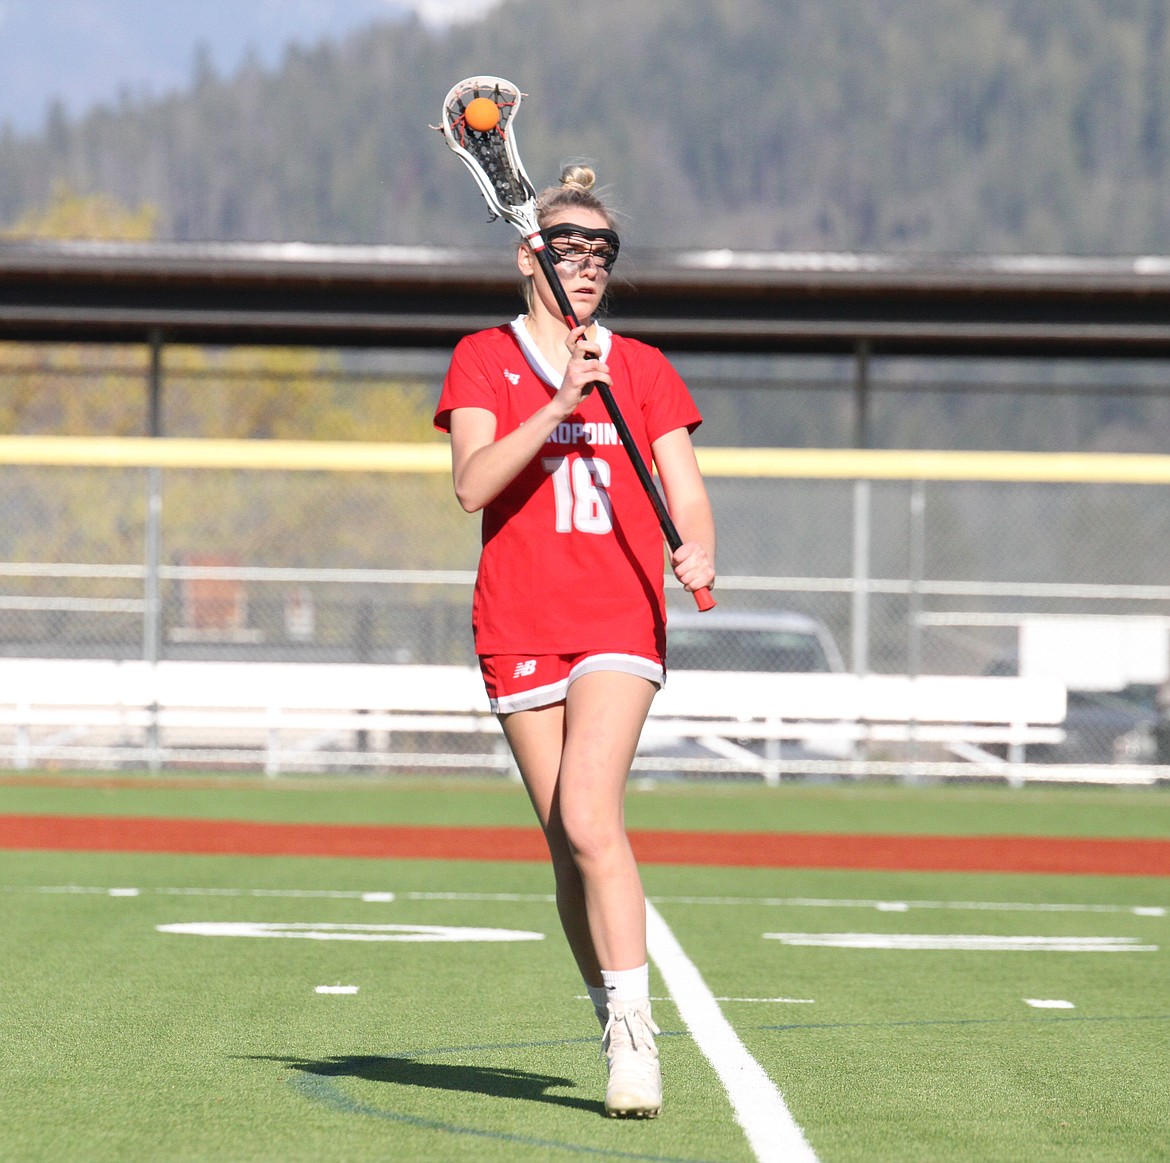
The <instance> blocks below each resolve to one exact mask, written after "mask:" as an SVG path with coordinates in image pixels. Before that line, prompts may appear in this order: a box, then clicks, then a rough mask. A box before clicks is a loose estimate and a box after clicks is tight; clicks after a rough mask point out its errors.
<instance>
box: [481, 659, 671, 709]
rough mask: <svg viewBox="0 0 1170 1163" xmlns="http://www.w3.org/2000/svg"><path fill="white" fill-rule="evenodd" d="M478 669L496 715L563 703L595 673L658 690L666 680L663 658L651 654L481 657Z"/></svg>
mask: <svg viewBox="0 0 1170 1163" xmlns="http://www.w3.org/2000/svg"><path fill="white" fill-rule="evenodd" d="M479 668H480V671H481V672H482V673H483V683H484V686H485V687H487V693H488V698H489V699H491V704H492V710H493V711H495V712H496V714H497V715H507V714H509V713H510V712H512V711H531V710H533V709H534V708H536V707H549V706H552V704H553V703H560V702H563V701H564V699H565V696H566V695H567V694H568V693H569V687H570V685H571V684H572V683H573V682H574V680H576V679H578V678H580V677H581V675H583V674H590V673H591V672H593V671H596V670H617V671H621V672H623V673H624V674H636V675H638V677H639V678H645V679H649V680H650V681H651V682H652V683H653V684H654V685H655V686H657V687H661V686H662V684H663V683H664V682H665V681H666V670H665V668H664V667H663V665H662V659H660V658H656V657H655V656H654V655H652V654H621V653H618V652H617V651H607V650H590V651H586V652H585V653H583V654H539V655H536V656H535V657H533V656H532V655H528V654H490V655H487V654H481V655H480V658H479Z"/></svg>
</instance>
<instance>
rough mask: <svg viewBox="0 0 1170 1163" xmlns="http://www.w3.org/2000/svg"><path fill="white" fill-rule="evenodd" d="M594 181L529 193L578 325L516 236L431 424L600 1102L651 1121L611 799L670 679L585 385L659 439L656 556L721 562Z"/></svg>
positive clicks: (648, 1052) (634, 942)
mask: <svg viewBox="0 0 1170 1163" xmlns="http://www.w3.org/2000/svg"><path fill="white" fill-rule="evenodd" d="M593 182H594V175H593V172H592V170H589V169H588V168H586V167H580V166H575V167H569V168H567V169H566V171H565V173H564V174H563V175H562V178H561V185H560V186H559V187H553V188H551V189H549V190H545V191H544V192H543V194H541V196H540V198H539V199H538V203H537V208H538V218H539V222H540V226H541V230H542V233H543V235H544V238H545V240H546V243H547V245H548V247H549V249H550V251H551V254H552V257H553V259H554V261H555V262H556V270H557V274H558V275H559V276H560V278H561V280H562V283H563V284H564V287H565V290H566V292H567V294H568V297H569V301H570V303H571V305H572V307H573V311H574V314H575V315H576V317H577V318H578V319H579V320H580V321H581V326H579V327H576V328H574V329H572V330H570V328H569V327H568V325H567V324H566V323H565V321H564V318H563V317H562V315H561V312H560V310H559V308H558V306H557V301H556V299H555V298H554V296H553V293H552V290H551V288H550V287H549V285H548V282H547V281H546V280H545V277H544V274H543V271H542V269H541V267H540V264H539V263H538V262H537V261H536V259H535V258H534V256H533V254H532V252H531V250H530V249H529V248H528V245H527V243H526V242H524V243H521V245H520V249H519V251H518V254H517V263H518V265H519V268H520V273H521V274H522V275H523V277H524V291H525V299H526V302H527V306H528V310H527V313H526V314H524V315H521V316H519V317H518V318H517V319H515V320H513V321H512V322H511V323H510V324H508V325H506V326H502V327H496V328H493V329H491V330H488V331H483V332H479V333H478V334H475V335H471V336H468V337H467V338H465V339H463V340H462V341H461V342H460V343H459V344H458V345H457V347H456V348H455V352H454V355H453V357H452V360H451V366H450V369H449V370H448V372H447V376H446V379H445V381H444V383H443V391H442V396H441V398H440V401H439V406H438V410H437V411H436V414H435V425H436V427H438V428H439V429H440V430H442V431H445V432H449V433H450V435H451V450H452V460H453V470H454V481H455V493H456V496H457V497H458V499H459V502H460V504H461V505H462V506H463V508H464V509H466V510H467V511H468V512H475V511H477V510H482V511H483V552H482V555H481V558H480V565H479V574H478V578H477V582H476V588H475V597H474V601H473V617H472V620H473V625H474V630H475V644H476V652H477V654H478V655H479V658H480V665H481V668H482V671H483V676H484V681H485V684H486V686H487V691H488V695H489V698H490V700H491V706H492V710H493V711H495V712H496V714H497V715H498V716H499V718H500V722H501V723H502V724H503V728H504V734H505V736H506V737H507V740H508V743H509V745H510V747H511V749H512V754H513V755H514V757H515V759H516V763H517V766H518V767H519V769H520V774H521V776H522V777H523V780H524V783H525V786H526V787H527V789H528V794H529V796H530V797H531V799H532V803H533V806H534V807H535V809H536V813H537V815H538V817H539V819H540V823H541V826H542V828H543V829H544V834H545V837H546V838H547V841H548V847H549V851H550V853H551V856H552V863H553V869H554V872H555V879H556V898H557V908H558V911H559V913H560V918H561V923H562V925H563V927H564V931H565V935H566V937H567V938H568V941H569V945H570V947H571V948H572V951H573V954H574V956H575V958H576V961H577V965H578V968H579V969H580V971H581V974H582V976H583V978H584V980H585V985H586V988H587V989H588V992H589V996H590V998H591V999H592V1000H593V1004H594V1007H595V1009H596V1012H597V1016H598V1019H599V1021H600V1022H601V1024H602V1027H603V1030H604V1034H603V1043H602V1044H603V1047H604V1050H605V1054H606V1059H607V1061H608V1064H609V1084H608V1087H607V1090H606V1097H605V1108H606V1112H607V1113H608V1114H610V1115H613V1116H635V1117H647V1118H653V1117H654V1116H655V1115H657V1114H658V1111H659V1108H660V1107H661V1104H662V1081H661V1074H660V1071H659V1066H658V1050H657V1047H656V1045H655V1041H654V1035H655V1034H656V1033H657V1032H658V1028H657V1027H656V1026H655V1024H654V1022H653V1019H652V1018H651V1015H650V986H649V968H648V964H647V956H646V907H645V899H644V897H643V894H642V884H641V879H640V877H639V875H638V868H637V865H636V863H635V861H634V856H633V853H632V851H631V849H630V844H629V841H628V839H627V837H626V832H625V822H624V811H623V799H624V795H625V788H626V781H627V778H628V776H629V771H630V764H631V762H632V761H633V757H634V751H635V748H636V746H637V743H638V737H639V735H640V733H641V730H642V724H643V722H644V721H645V718H646V714H647V712H648V711H649V709H650V703H651V701H652V699H653V697H654V694H655V692H656V691H657V690H658V689H659V687H661V686H662V684H663V681H664V678H665V670H664V658H665V648H666V630H665V602H664V595H663V572H664V571H663V543H662V534H661V531H660V528H659V525H658V521H657V517H656V515H655V513H654V509H653V507H652V505H651V503H650V501H649V500H648V498H647V497H646V495H645V493H644V491H643V490H642V487H641V485H640V483H639V481H638V478H637V476H636V474H635V471H634V469H633V468H632V466H631V464H630V461H629V458H628V456H627V455H626V453H625V451H624V450H623V449H622V447H621V446H620V443H619V441H618V437H617V434H616V432H615V431H614V426H613V424H612V422H611V421H610V418H609V415H608V413H607V411H606V409H605V406H604V404H603V402H602V400H601V399H600V396H599V394H598V393H593V392H591V391H590V385H591V384H593V383H595V382H597V381H604V382H605V383H607V384H609V385H610V387H611V390H612V391H613V394H614V397H615V399H616V401H617V403H618V406H619V408H620V409H621V411H622V414H623V416H624V417H625V419H626V422H627V423H628V425H629V427H630V429H631V432H632V434H633V436H634V439H635V442H636V443H637V444H638V446H639V447H640V449H641V451H642V455H643V458H644V459H645V460H646V462H647V463H650V461H651V458H653V463H654V464H655V466H656V467H657V470H658V475H659V479H660V480H661V483H662V488H663V492H664V494H665V497H666V502H667V505H668V507H669V510H670V513H671V516H672V518H673V520H674V521H675V524H676V526H677V527H678V529H679V532H680V535H681V536H682V538H683V544H682V546H681V547H680V548H679V549H678V550H676V551H675V552H674V553H673V554H672V555H671V565H672V567H673V570H674V573H675V576H676V577H677V578H678V579H679V581H680V582H681V583H682V584H683V586H684V587H685V588H686V589H687V590H695V589H698V588H700V587H703V586H710V585H711V584H712V582H713V581H714V578H715V569H714V565H713V561H714V556H715V528H714V521H713V518H712V513H711V506H710V503H709V501H708V498H707V492H706V489H705V487H704V485H703V481H702V478H701V477H700V475H699V470H698V466H697V464H696V461H695V454H694V449H693V447H692V445H691V435H690V434H691V432H692V431H693V430H694V428H696V427H697V426H698V424H699V423H700V416H699V413H698V411H697V410H696V408H695V405H694V403H693V401H692V400H691V397H690V395H689V393H688V392H687V389H686V387H685V385H684V384H683V382H682V380H681V379H680V378H679V376H678V374H677V373H676V372H675V371H674V369H673V368H672V367H671V366H670V364H669V363H668V362H667V361H666V359H665V357H664V356H663V355H662V354H661V352H659V351H658V350H657V349H655V348H651V347H648V346H646V345H644V344H641V343H638V342H636V341H634V340H631V339H625V338H622V337H621V336H618V335H614V334H613V333H612V332H610V331H608V330H607V329H606V328H604V327H602V326H601V325H600V324H599V323H598V322H597V320H596V315H597V312H598V308H599V307H600V305H601V301H602V298H603V296H604V294H605V289H606V285H607V283H608V281H609V274H610V270H611V269H612V267H613V264H614V262H615V261H616V259H617V256H618V246H619V241H618V235H617V233H616V231H615V229H614V221H613V218H612V216H611V214H610V213H609V211H608V210H607V209H606V207H605V205H604V204H603V203H602V201H601V200H600V199H599V198H598V197H597V196H596V195H595V194H594V193H593V192H592V186H593Z"/></svg>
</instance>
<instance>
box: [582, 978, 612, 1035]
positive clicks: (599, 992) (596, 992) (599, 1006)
mask: <svg viewBox="0 0 1170 1163" xmlns="http://www.w3.org/2000/svg"><path fill="white" fill-rule="evenodd" d="M585 989H586V991H587V992H588V994H589V1000H590V1001H591V1002H592V1003H593V1012H594V1013H595V1014H596V1015H597V1020H598V1021H599V1022H600V1023H601V1028H602V1029H603V1030H604V1029H605V1026H606V1023H607V1022H608V1021H609V1011H608V1010H607V1009H606V1008H605V1003H606V1002H608V1001H609V994H607V993H606V992H605V986H604V985H590V984H589V982H586V983H585Z"/></svg>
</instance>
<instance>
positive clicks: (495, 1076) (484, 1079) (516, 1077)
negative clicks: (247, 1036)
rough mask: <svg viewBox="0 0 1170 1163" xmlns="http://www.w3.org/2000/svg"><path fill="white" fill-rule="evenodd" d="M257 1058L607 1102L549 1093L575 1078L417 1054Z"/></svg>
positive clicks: (312, 1070) (478, 1089)
mask: <svg viewBox="0 0 1170 1163" xmlns="http://www.w3.org/2000/svg"><path fill="white" fill-rule="evenodd" d="M250 1057H251V1058H252V1059H253V1060H259V1061H264V1062H279V1063H280V1064H281V1065H283V1066H287V1067H289V1068H290V1069H292V1070H300V1071H302V1072H303V1073H305V1074H316V1075H318V1076H319V1077H322V1078H362V1079H365V1080H366V1081H367V1082H390V1083H394V1084H395V1085H397V1086H420V1087H422V1088H423V1089H425V1090H456V1091H460V1092H462V1093H464V1094H486V1095H488V1096H489V1097H490V1098H511V1099H523V1100H525V1101H526V1102H545V1103H551V1104H553V1105H554V1106H567V1107H572V1108H573V1109H574V1110H582V1111H589V1112H590V1113H591V1114H597V1113H599V1112H600V1111H602V1110H603V1109H604V1107H603V1104H602V1103H601V1102H598V1101H596V1100H593V1099H585V1098H575V1097H573V1096H572V1095H565V1094H549V1093H548V1092H549V1090H550V1089H552V1088H554V1087H570V1086H575V1085H576V1083H575V1082H573V1080H572V1079H571V1078H558V1077H556V1076H555V1075H552V1074H533V1073H532V1072H530V1071H527V1070H508V1069H502V1068H495V1067H490V1066H455V1065H448V1064H446V1063H438V1062H420V1061H419V1060H418V1059H417V1058H381V1057H375V1056H373V1055H353V1056H348V1055H339V1056H337V1057H335V1058H321V1059H312V1058H283V1057H279V1056H277V1055H274V1054H254V1055H251V1056H250Z"/></svg>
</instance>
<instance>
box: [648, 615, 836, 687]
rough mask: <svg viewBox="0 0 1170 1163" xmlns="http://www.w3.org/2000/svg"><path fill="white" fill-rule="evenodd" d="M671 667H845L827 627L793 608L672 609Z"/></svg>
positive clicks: (669, 624) (817, 669) (778, 669)
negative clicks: (706, 610)
mask: <svg viewBox="0 0 1170 1163" xmlns="http://www.w3.org/2000/svg"><path fill="white" fill-rule="evenodd" d="M666 669H667V673H669V672H670V671H671V670H738V671H743V670H756V671H776V672H792V671H799V672H808V673H825V672H829V673H840V672H842V671H844V669H845V666H844V664H843V663H842V661H841V653H840V651H839V650H838V649H837V644H836V642H834V641H833V636H832V634H830V633H829V629H828V627H827V626H826V625H825V624H824V623H823V622H821V621H820V620H819V619H817V618H813V617H810V616H809V615H808V614H800V613H797V612H796V611H794V610H776V611H754V610H722V609H715V610H710V611H708V612H707V613H705V614H700V613H698V612H697V611H688V612H685V613H682V612H680V613H672V614H671V615H670V616H669V618H668V619H667V623H666Z"/></svg>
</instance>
